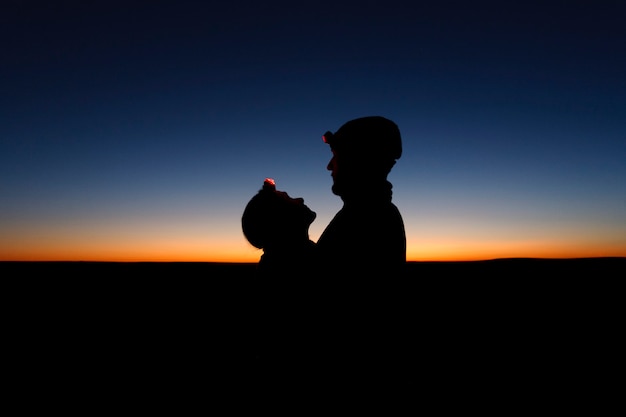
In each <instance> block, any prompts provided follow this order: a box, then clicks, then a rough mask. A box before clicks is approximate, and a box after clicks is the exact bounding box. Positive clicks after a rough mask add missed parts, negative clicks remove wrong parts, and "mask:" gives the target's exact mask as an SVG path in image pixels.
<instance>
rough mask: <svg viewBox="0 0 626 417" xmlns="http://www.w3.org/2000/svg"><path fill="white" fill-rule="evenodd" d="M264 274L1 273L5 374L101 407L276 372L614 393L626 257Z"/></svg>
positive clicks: (150, 267)
mask: <svg viewBox="0 0 626 417" xmlns="http://www.w3.org/2000/svg"><path fill="white" fill-rule="evenodd" d="M254 268H255V264H214V263H106V262H105V263H100V262H2V263H0V273H1V274H2V283H3V293H2V294H3V298H4V306H3V307H4V312H5V316H4V317H5V320H4V323H5V325H4V329H3V330H4V339H3V340H4V344H3V348H4V352H5V358H7V360H8V361H9V363H10V364H11V366H15V369H14V370H11V369H9V371H8V372H9V374H8V375H9V376H8V377H7V378H12V380H13V381H14V383H15V384H27V383H32V381H34V380H36V381H37V382H38V383H40V384H49V385H51V386H52V385H55V384H58V378H59V376H60V375H62V376H63V378H70V379H71V380H72V381H75V382H77V383H76V384H75V385H73V388H72V389H73V390H74V391H73V392H74V394H73V395H77V393H80V395H83V396H88V395H89V393H91V392H93V386H94V384H95V385H96V386H100V385H101V384H103V383H104V381H111V380H114V381H115V389H116V390H127V391H132V390H133V389H136V387H137V386H138V385H140V386H142V387H144V388H145V387H149V388H150V389H154V390H163V389H165V390H176V389H183V387H184V390H185V392H194V390H196V391H197V390H200V389H206V385H203V384H205V383H208V382H206V381H213V382H216V380H218V382H219V384H225V383H227V382H225V381H226V380H225V379H222V378H234V379H236V380H237V382H238V383H244V384H248V385H249V386H250V387H261V386H264V384H265V378H266V377H267V376H268V375H274V376H276V375H280V377H281V378H284V379H285V380H290V381H293V380H296V379H297V378H299V377H302V376H303V375H313V376H314V375H317V376H320V377H323V378H326V379H325V384H327V385H330V384H341V382H340V381H344V380H345V378H351V379H353V380H359V381H369V383H372V378H374V376H373V375H379V376H380V375H383V376H380V378H390V377H391V374H393V375H395V376H393V378H394V379H393V380H394V381H402V380H404V379H406V380H407V381H413V382H414V383H418V382H419V383H420V384H422V383H423V384H425V386H426V387H428V388H427V390H431V391H432V390H441V389H443V390H450V389H452V388H451V386H450V384H457V385H466V386H467V387H474V388H476V387H479V386H483V388H484V389H487V390H490V392H491V393H492V394H493V393H496V392H499V394H498V395H507V393H510V392H511V389H515V390H518V391H516V392H520V391H519V390H520V389H522V390H523V389H530V385H529V384H532V390H533V391H537V390H539V391H549V390H552V389H554V387H555V386H559V387H563V386H579V385H578V384H583V383H588V382H589V381H591V380H593V381H595V382H594V383H595V384H600V386H603V387H604V388H607V387H606V386H604V385H603V383H602V381H603V380H604V379H602V378H601V376H600V375H599V374H598V373H599V372H600V370H606V369H613V368H614V367H615V366H616V363H617V362H616V361H617V360H618V358H619V357H620V356H621V351H622V349H621V347H623V344H622V342H621V329H622V327H623V326H622V325H621V324H622V321H621V319H620V317H622V313H623V308H622V304H623V300H622V296H621V294H623V292H622V290H621V289H620V288H621V281H623V280H624V277H626V274H625V272H626V258H591V259H569V260H546V259H503V260H493V261H481V262H415V263H409V264H408V265H407V274H406V277H404V279H400V280H390V279H389V277H385V276H384V274H382V275H374V276H373V277H369V278H367V277H351V279H350V280H347V281H346V282H345V283H343V284H342V285H339V284H337V283H333V282H331V281H329V280H324V279H321V278H320V279H318V277H306V276H303V277H299V278H300V279H294V282H293V283H291V284H290V283H279V284H272V283H269V284H267V283H258V282H255V281H254V279H253V278H252V274H253V272H254ZM373 272H374V271H373ZM357 278H362V279H357ZM372 278H373V279H372ZM300 282H302V284H299V283H300ZM218 369H220V370H222V371H221V372H219V375H220V377H219V378H218V377H217V375H218ZM224 370H226V371H225V372H224ZM331 375H332V377H331ZM379 376H376V377H375V378H376V380H377V381H378V380H379V379H378V378H379ZM342 378H343V379H342ZM529 380H530V381H532V382H528V381H529ZM79 381H82V382H81V383H80V384H78V382H79ZM197 381H204V382H197ZM598 381H600V382H598ZM109 383H110V382H109ZM231 383H232V381H231ZM364 383H365V382H364ZM90 384H91V385H90ZM476 384H478V385H476ZM480 384H482V385H480ZM597 386H599V385H596V387H597ZM90 387H91V388H90ZM443 387H445V388H443ZM513 387H515V388H513ZM524 387H525V388H524ZM99 389H101V388H99ZM255 389H256V388H255ZM446 392H449V391H446ZM492 394H490V395H492ZM551 395H552V394H551Z"/></svg>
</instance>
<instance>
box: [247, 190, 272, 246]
mask: <svg viewBox="0 0 626 417" xmlns="http://www.w3.org/2000/svg"><path fill="white" fill-rule="evenodd" d="M273 194H274V193H273V192H272V191H269V190H260V191H259V192H258V193H257V194H256V195H255V196H254V197H252V199H251V200H250V201H249V202H248V204H247V205H246V208H245V209H244V211H243V215H242V216H241V228H242V230H243V234H244V236H245V237H246V239H248V242H250V244H251V245H252V246H254V247H256V248H259V249H263V248H264V247H265V246H266V245H267V243H268V241H269V240H271V239H272V235H273V232H272V229H273V228H274V223H275V220H276V218H275V217H276V214H275V210H276V209H277V206H278V205H279V203H280V201H279V200H278V199H277V198H276V196H275V195H273Z"/></svg>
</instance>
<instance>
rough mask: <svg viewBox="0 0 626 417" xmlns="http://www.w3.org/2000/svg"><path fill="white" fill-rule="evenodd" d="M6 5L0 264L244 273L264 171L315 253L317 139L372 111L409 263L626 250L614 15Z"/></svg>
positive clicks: (623, 86) (327, 212) (268, 5)
mask: <svg viewBox="0 0 626 417" xmlns="http://www.w3.org/2000/svg"><path fill="white" fill-rule="evenodd" d="M214 3H217V4H214ZM0 8H1V9H0V10H1V13H0V23H1V25H0V35H1V36H2V66H1V67H0V71H1V72H0V75H1V77H0V88H1V91H2V94H1V96H0V179H1V182H0V259H17V258H19V259H26V258H28V259H30V258H34V259H43V258H45V259H52V258H54V259H56V258H63V259H70V260H78V259H96V258H98V259H100V258H102V259H105V260H170V259H172V260H177V259H191V260H209V261H211V260H242V259H245V260H255V259H258V256H260V254H259V253H258V251H256V250H254V249H253V248H251V247H250V246H249V245H248V244H247V242H245V240H244V239H243V235H242V234H241V228H240V216H241V212H242V211H243V207H244V206H245V203H246V202H247V201H248V200H249V198H251V197H252V195H253V194H254V193H255V192H256V191H257V190H258V188H260V186H261V184H262V181H263V179H264V178H265V177H267V176H272V177H274V178H275V179H276V181H277V185H278V188H279V189H283V190H285V191H287V192H288V193H290V194H291V195H292V196H301V197H303V198H304V199H305V202H306V203H307V204H308V205H309V206H310V207H311V208H312V209H313V210H314V211H316V212H317V213H318V218H317V220H316V221H315V223H314V224H313V225H312V227H311V237H312V238H313V239H314V240H316V239H317V237H318V236H319V234H320V233H321V231H322V230H323V228H324V227H325V225H326V224H327V223H328V222H329V221H330V219H331V218H332V215H333V214H334V213H335V212H336V211H337V210H338V208H339V207H340V200H339V199H338V197H336V196H334V195H332V193H331V191H330V186H331V178H330V175H329V173H328V171H326V169H325V167H326V164H327V162H328V159H329V158H330V151H329V150H328V148H327V146H326V145H324V144H323V143H322V141H321V134H322V133H323V132H325V131H327V130H336V129H338V128H339V127H340V126H341V124H342V123H344V122H346V121H348V120H350V119H352V118H356V117H361V116H366V115H374V114H377V115H383V116H386V117H389V118H391V119H392V120H394V121H396V123H398V125H399V126H400V129H401V131H402V135H403V140H404V154H403V156H402V158H401V159H400V160H399V161H398V164H397V165H396V167H395V168H394V170H393V172H392V174H391V175H390V181H391V182H392V183H393V184H394V202H396V204H397V205H398V206H399V208H400V210H401V211H402V213H403V215H404V218H405V223H406V228H407V242H408V257H409V258H410V259H413V260H420V259H462V258H481V259H484V258H494V257H515V256H538V257H543V256H546V257H573V256H603V255H620V256H626V185H625V184H626V163H625V162H626V117H624V116H625V115H626V76H625V75H626V58H625V56H626V53H625V52H626V25H624V22H625V21H626V3H625V2H622V1H604V0H600V1H498V2H496V1H492V2H487V1H476V2H466V1H464V2H461V1H436V2H419V1H417V2H416V1H393V0H391V1H358V2H341V1H334V2H330V1H317V2H294V1H290V2H271V1H270V2H252V1H229V2H203V1H196V2H193V1H187V0H182V1H149V2H148V1H124V2H122V1H106V2H105V1H54V2H50V1H48V2H42V1H18V0H16V1H7V2H3V3H2V6H0Z"/></svg>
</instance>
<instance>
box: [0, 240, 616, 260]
mask: <svg viewBox="0 0 626 417" xmlns="http://www.w3.org/2000/svg"><path fill="white" fill-rule="evenodd" d="M262 254H263V251H262V250H260V249H256V248H254V247H252V246H251V245H248V244H247V242H245V241H244V242H242V241H240V240H236V239H235V240H233V241H229V242H225V243H224V244H223V245H220V246H211V247H208V246H207V245H206V242H187V243H182V242H180V243H173V242H153V243H152V244H147V243H144V244H142V245H139V246H136V245H133V244H128V245H116V246H106V245H96V244H94V245H82V246H77V245H71V244H68V245H57V246H54V247H49V246H45V245H41V246H39V247H21V248H15V247H14V248H10V249H9V248H7V247H0V261H93V262H229V263H230V262H232V263H250V262H252V263H255V262H258V261H259V258H260V257H261V255H262ZM625 256H626V247H625V246H621V247H619V246H618V247H592V248H589V247H583V246H582V245H569V246H567V245H563V244H546V243H543V244H542V243H537V242H535V244H531V243H530V242H529V243H526V244H521V243H519V242H518V243H510V244H508V245H507V244H499V245H498V244H490V245H489V244H485V243H474V244H451V243H450V242H438V243H430V244H420V245H415V246H409V248H408V250H407V261H409V262H411V261H415V262H419V261H441V262H446V261H447V262H454V261H480V260H490V259H501V258H553V259H568V258H593V257H625Z"/></svg>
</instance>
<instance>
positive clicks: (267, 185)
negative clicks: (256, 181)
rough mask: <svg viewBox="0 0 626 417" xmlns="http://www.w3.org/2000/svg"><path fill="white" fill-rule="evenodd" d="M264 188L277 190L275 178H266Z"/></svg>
mask: <svg viewBox="0 0 626 417" xmlns="http://www.w3.org/2000/svg"><path fill="white" fill-rule="evenodd" d="M263 189H264V190H272V191H276V181H274V179H273V178H265V181H263Z"/></svg>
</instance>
